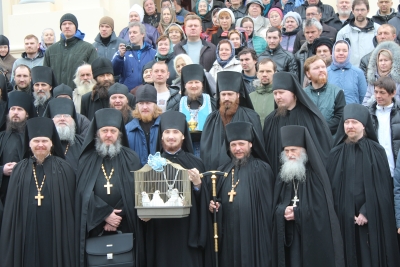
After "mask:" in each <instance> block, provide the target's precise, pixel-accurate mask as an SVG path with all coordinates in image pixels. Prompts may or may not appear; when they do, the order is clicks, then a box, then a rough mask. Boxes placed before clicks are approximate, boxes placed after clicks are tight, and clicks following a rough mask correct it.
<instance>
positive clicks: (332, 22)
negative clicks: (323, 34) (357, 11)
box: [325, 13, 354, 31]
mask: <svg viewBox="0 0 400 267" xmlns="http://www.w3.org/2000/svg"><path fill="white" fill-rule="evenodd" d="M353 18H354V15H353V13H350V16H349V18H348V19H346V20H345V22H344V23H342V21H341V20H340V19H339V14H338V13H336V14H334V15H333V16H332V17H330V18H329V19H327V20H325V24H326V25H328V26H331V27H333V28H335V29H336V30H337V31H340V30H341V29H342V28H343V27H344V26H346V25H347V24H349V22H350V20H352V19H353Z"/></svg>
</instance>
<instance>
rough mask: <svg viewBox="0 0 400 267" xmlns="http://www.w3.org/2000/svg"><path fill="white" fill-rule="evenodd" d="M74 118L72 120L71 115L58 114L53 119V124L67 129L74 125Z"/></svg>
mask: <svg viewBox="0 0 400 267" xmlns="http://www.w3.org/2000/svg"><path fill="white" fill-rule="evenodd" d="M73 121H74V118H72V116H71V115H69V114H57V115H56V116H54V118H53V122H54V125H55V126H60V127H65V126H69V125H71V124H72V123H73Z"/></svg>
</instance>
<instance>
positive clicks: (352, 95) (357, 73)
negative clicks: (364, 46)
mask: <svg viewBox="0 0 400 267" xmlns="http://www.w3.org/2000/svg"><path fill="white" fill-rule="evenodd" d="M350 53H351V50H350V45H349V43H348V42H346V41H345V40H339V41H337V42H336V43H335V45H334V46H333V55H332V64H331V65H330V66H329V67H328V82H329V83H331V84H334V85H336V86H338V87H339V88H342V89H343V91H344V96H345V98H346V104H351V103H357V104H361V103H362V102H363V99H364V96H365V92H366V91H367V82H366V81H365V76H364V73H363V71H362V70H361V69H359V68H358V67H355V66H353V65H351V63H350Z"/></svg>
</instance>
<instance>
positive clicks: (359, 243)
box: [327, 138, 400, 267]
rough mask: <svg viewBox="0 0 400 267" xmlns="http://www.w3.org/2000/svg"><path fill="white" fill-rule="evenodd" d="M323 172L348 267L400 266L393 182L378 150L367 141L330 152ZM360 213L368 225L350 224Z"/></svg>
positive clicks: (382, 150) (384, 157)
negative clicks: (330, 187)
mask: <svg viewBox="0 0 400 267" xmlns="http://www.w3.org/2000/svg"><path fill="white" fill-rule="evenodd" d="M328 162H329V165H328V166H327V171H328V175H329V178H330V179H331V184H332V190H333V198H334V204H335V210H336V213H337V215H338V217H339V222H340V228H341V231H342V237H343V244H344V249H345V255H346V266H347V267H357V266H362V267H369V266H373V267H375V266H382V267H383V266H385V267H386V266H388V267H394V266H400V255H399V248H398V244H397V228H396V223H395V217H394V203H393V202H394V197H393V180H392V177H391V175H390V170H389V165H388V161H387V156H386V153H385V150H384V149H383V147H381V146H380V145H379V144H378V143H377V142H375V141H372V140H371V139H369V138H362V139H360V140H359V141H358V142H357V143H350V144H346V143H341V144H339V145H338V146H336V147H335V148H333V149H332V151H331V153H330V155H329V158H328ZM359 213H362V214H363V215H365V217H366V218H367V220H368V223H367V224H366V225H363V226H358V225H356V224H354V216H358V215H359Z"/></svg>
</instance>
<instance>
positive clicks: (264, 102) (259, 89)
mask: <svg viewBox="0 0 400 267" xmlns="http://www.w3.org/2000/svg"><path fill="white" fill-rule="evenodd" d="M253 85H254V86H255V87H256V90H255V91H254V92H252V93H250V95H249V96H250V99H251V102H252V103H253V107H254V111H255V112H257V114H258V115H259V116H260V120H261V126H262V128H263V129H264V120H265V118H266V117H267V116H268V115H269V114H270V113H271V112H272V111H274V109H275V100H274V94H273V93H272V83H271V84H269V85H267V86H263V85H261V84H260V82H259V80H255V81H254V82H253Z"/></svg>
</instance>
